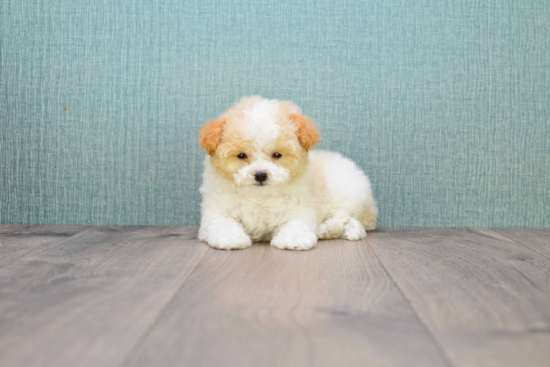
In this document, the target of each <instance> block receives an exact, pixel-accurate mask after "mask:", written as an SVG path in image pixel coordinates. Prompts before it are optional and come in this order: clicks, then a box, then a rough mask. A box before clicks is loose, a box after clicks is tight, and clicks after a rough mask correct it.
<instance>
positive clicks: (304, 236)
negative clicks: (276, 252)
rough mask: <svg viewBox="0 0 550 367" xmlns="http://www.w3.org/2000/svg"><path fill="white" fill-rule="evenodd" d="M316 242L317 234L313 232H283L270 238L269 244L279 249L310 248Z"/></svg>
mask: <svg viewBox="0 0 550 367" xmlns="http://www.w3.org/2000/svg"><path fill="white" fill-rule="evenodd" d="M316 243H317V236H316V235H315V233H313V232H309V231H301V232H290V231H289V232H285V233H280V234H278V235H277V236H275V237H274V238H273V239H272V240H271V246H274V247H277V248H278V249H281V250H299V251H304V250H310V249H312V248H313V247H314V246H315V244H316Z"/></svg>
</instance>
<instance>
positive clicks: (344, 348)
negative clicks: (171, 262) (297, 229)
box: [128, 241, 447, 367]
mask: <svg viewBox="0 0 550 367" xmlns="http://www.w3.org/2000/svg"><path fill="white" fill-rule="evenodd" d="M411 361H414V362H415V363H414V364H415V365H418V366H444V365H447V364H446V363H445V361H444V359H443V358H442V356H441V355H440V354H439V352H438V351H437V348H436V346H435V345H434V344H433V342H432V341H431V339H430V337H429V335H428V334H427V333H426V332H425V330H424V329H423V328H422V326H421V324H420V323H419V321H418V319H417V318H416V316H415V315H414V314H413V313H412V311H411V310H410V308H409V306H408V305H407V303H406V302H405V300H404V299H403V297H402V296H401V294H400V293H399V291H398V290H397V288H396V287H395V285H394V284H393V282H392V281H391V280H390V279H389V277H388V276H387V274H386V272H385V271H384V270H383V268H382V267H381V265H380V263H379V262H378V261H377V259H376V257H375V256H374V254H373V253H372V251H371V250H370V249H369V247H368V246H367V245H366V243H365V242H364V241H360V242H349V241H323V242H321V243H320V244H319V245H318V247H317V248H315V249H314V250H312V251H306V252H295V251H281V250H277V249H275V248H271V247H270V246H268V245H267V244H255V245H253V246H252V247H251V248H249V249H246V250H243V251H231V252H228V251H219V250H211V251H210V252H208V253H207V254H206V256H205V257H204V259H203V260H202V261H201V263H200V264H199V266H198V267H197V269H196V270H195V271H194V272H193V274H192V275H191V276H190V278H189V280H188V281H187V282H186V283H185V285H184V286H183V288H182V289H181V290H180V291H179V292H178V294H177V296H176V297H175V298H174V300H173V301H172V302H171V303H170V305H169V306H168V307H167V309H166V311H165V313H164V314H163V316H162V317H161V318H160V320H159V322H158V323H157V324H156V326H155V327H154V329H153V330H152V332H151V333H150V334H149V336H148V337H147V339H146V340H145V341H144V343H143V346H142V347H141V348H140V349H138V351H137V354H136V355H135V356H134V357H133V358H131V359H130V360H129V363H128V365H129V366H254V367H256V366H318V367H322V366H367V365H368V366H411Z"/></svg>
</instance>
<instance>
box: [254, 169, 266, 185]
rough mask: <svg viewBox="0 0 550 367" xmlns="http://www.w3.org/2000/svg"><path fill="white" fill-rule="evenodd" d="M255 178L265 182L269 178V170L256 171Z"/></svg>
mask: <svg viewBox="0 0 550 367" xmlns="http://www.w3.org/2000/svg"><path fill="white" fill-rule="evenodd" d="M254 179H255V180H256V181H257V182H259V183H260V184H262V183H264V182H265V181H266V180H267V172H264V171H258V172H255V173H254Z"/></svg>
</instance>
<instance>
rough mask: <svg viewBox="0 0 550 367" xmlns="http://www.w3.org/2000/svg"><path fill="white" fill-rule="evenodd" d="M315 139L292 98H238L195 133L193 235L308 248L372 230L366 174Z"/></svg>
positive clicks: (374, 212)
mask: <svg viewBox="0 0 550 367" xmlns="http://www.w3.org/2000/svg"><path fill="white" fill-rule="evenodd" d="M318 140H319V133H318V132H317V130H316V129H315V126H314V125H313V124H312V123H311V121H310V119H309V118H307V117H305V116H304V115H302V113H301V111H300V109H299V108H298V107H297V106H296V105H294V104H293V103H291V102H288V101H278V100H269V99H264V98H262V97H258V96H254V97H245V98H243V99H241V100H240V101H239V102H237V103H236V104H235V105H233V106H232V107H231V108H230V109H229V110H227V111H226V112H224V113H223V114H222V115H221V116H220V117H218V118H217V119H216V120H213V121H210V122H208V123H207V124H206V125H204V126H203V127H202V129H201V130H200V138H199V143H200V145H201V147H202V148H203V149H204V150H205V151H206V152H207V153H208V155H207V156H206V159H205V161H204V174H203V183H202V186H201V189H200V191H201V193H202V197H203V200H202V208H201V212H202V219H201V228H200V231H199V239H200V240H201V241H204V242H206V243H208V244H209V245H210V246H212V247H215V248H218V249H224V250H230V249H243V248H246V247H249V246H250V245H251V244H252V241H270V242H271V246H274V247H277V248H280V249H289V250H309V249H311V248H312V247H313V246H315V244H316V243H317V239H329V238H345V239H348V240H360V239H363V238H365V237H366V235H367V233H366V232H365V230H373V229H374V228H376V218H377V216H378V209H377V207H376V201H375V200H374V198H373V196H372V190H371V186H370V182H369V179H368V178H367V176H365V174H364V173H363V172H362V171H361V170H360V169H359V168H358V167H357V166H356V165H355V163H353V162H352V161H351V160H349V159H347V158H344V157H343V156H341V155H340V154H338V153H332V152H326V151H311V152H310V151H309V150H310V149H311V148H313V147H314V146H315V145H316V144H317V142H318Z"/></svg>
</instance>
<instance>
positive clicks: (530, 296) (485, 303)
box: [367, 228, 550, 367]
mask: <svg viewBox="0 0 550 367" xmlns="http://www.w3.org/2000/svg"><path fill="white" fill-rule="evenodd" d="M367 242H368V243H369V244H370V245H371V246H372V248H373V249H374V251H375V253H376V255H377V256H378V258H379V259H380V261H381V262H382V264H383V265H384V266H385V268H386V269H387V271H388V272H389V274H390V276H391V277H392V279H393V280H394V281H395V282H396V284H397V285H398V287H399V288H400V289H401V291H402V292H403V294H404V295H405V297H406V298H407V299H408V300H409V302H410V304H411V306H412V307H413V309H414V310H415V311H416V313H417V314H418V315H419V317H420V319H421V320H422V322H423V324H424V325H425V326H426V327H427V328H428V329H429V330H430V331H431V333H432V334H433V335H434V336H435V337H436V338H437V340H438V341H439V343H440V344H441V346H442V347H443V349H444V351H445V353H446V354H447V355H449V356H450V358H451V361H452V362H453V364H455V365H456V366H483V367H486V366H498V367H503V366H545V367H546V366H548V365H549V364H550V259H548V258H547V257H544V256H541V255H540V254H538V253H536V252H534V251H532V250H530V249H528V248H525V247H523V246H521V245H518V244H517V243H514V242H513V241H511V240H509V239H507V238H505V237H503V236H501V235H499V234H497V233H495V232H492V231H490V230H486V229H472V230H468V229H443V228H440V229H426V228H409V229H397V228H396V229H384V230H381V231H378V232H377V233H372V234H369V237H368V238H367Z"/></svg>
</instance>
